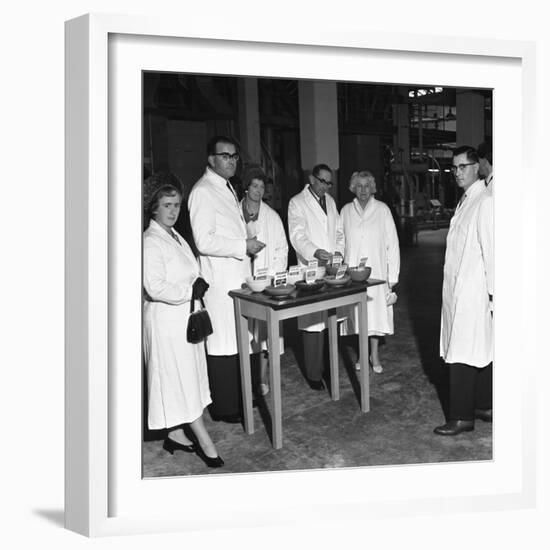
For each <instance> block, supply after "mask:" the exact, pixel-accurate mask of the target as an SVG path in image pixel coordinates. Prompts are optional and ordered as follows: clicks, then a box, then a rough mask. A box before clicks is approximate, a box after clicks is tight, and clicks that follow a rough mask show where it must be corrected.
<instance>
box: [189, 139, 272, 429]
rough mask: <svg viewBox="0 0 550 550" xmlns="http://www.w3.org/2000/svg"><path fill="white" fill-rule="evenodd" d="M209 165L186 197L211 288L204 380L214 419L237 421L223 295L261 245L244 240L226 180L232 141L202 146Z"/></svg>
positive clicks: (228, 312) (233, 347)
mask: <svg viewBox="0 0 550 550" xmlns="http://www.w3.org/2000/svg"><path fill="white" fill-rule="evenodd" d="M207 155H208V166H207V168H206V171H205V173H204V175H203V176H202V177H201V178H200V179H199V180H198V181H197V183H195V185H194V186H193V189H192V190H191V194H190V195H189V215H190V219H191V228H192V230H193V238H194V240H195V245H196V247H197V250H198V252H199V263H200V266H201V276H202V277H203V278H204V279H205V280H206V281H207V282H208V283H209V285H210V288H209V290H208V292H207V293H206V294H205V296H204V302H205V305H206V309H207V310H208V313H209V314H210V318H211V321H212V328H213V330H214V332H213V334H211V335H210V336H209V337H208V338H207V341H206V353H207V356H206V358H207V365H208V379H209V382H210V392H211V396H212V405H211V406H210V413H211V415H212V418H213V419H215V420H223V421H226V422H240V420H241V400H240V395H241V387H240V371H239V356H238V354H237V336H236V330H235V315H234V310H233V300H232V298H231V297H230V296H229V295H228V292H229V291H230V290H232V289H235V288H240V286H241V285H242V283H243V282H244V281H245V278H246V276H247V275H250V261H249V257H248V255H254V254H257V253H258V252H259V251H260V250H261V249H262V248H263V247H264V246H265V245H264V244H263V243H262V242H260V241H259V240H258V239H257V238H256V237H254V238H251V239H249V238H247V234H246V225H245V222H244V219H243V215H242V211H241V208H240V206H239V201H238V200H237V195H236V194H235V190H234V189H233V187H232V185H231V183H230V182H229V178H231V177H233V176H234V175H235V171H236V169H237V162H238V160H239V153H238V148H237V143H236V142H235V141H234V140H233V139H231V138H229V137H227V136H215V137H213V138H212V139H211V140H210V141H209V143H208V145H207Z"/></svg>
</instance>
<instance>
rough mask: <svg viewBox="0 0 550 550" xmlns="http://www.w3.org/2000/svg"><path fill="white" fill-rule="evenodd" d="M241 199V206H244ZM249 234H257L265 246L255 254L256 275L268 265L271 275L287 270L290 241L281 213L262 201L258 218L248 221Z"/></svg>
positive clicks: (254, 266)
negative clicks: (288, 241)
mask: <svg viewBox="0 0 550 550" xmlns="http://www.w3.org/2000/svg"><path fill="white" fill-rule="evenodd" d="M243 202H244V200H243V201H241V208H242V207H243ZM247 225H248V235H249V236H253V235H255V236H256V237H257V238H258V240H259V241H261V242H263V243H265V247H264V248H262V250H260V252H258V254H256V255H255V256H254V265H253V271H254V275H255V274H256V272H257V270H258V269H261V268H265V267H267V268H268V270H269V274H270V275H275V273H276V272H277V271H285V270H286V268H287V265H288V243H287V240H286V235H285V228H284V227H283V222H282V221H281V218H280V217H279V214H277V212H276V211H275V210H273V208H271V207H270V206H269V205H268V204H266V203H265V202H263V201H262V202H261V203H260V210H259V211H258V219H257V220H256V221H254V222H252V221H250V222H248V224H247Z"/></svg>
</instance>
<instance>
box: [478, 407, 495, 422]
mask: <svg viewBox="0 0 550 550" xmlns="http://www.w3.org/2000/svg"><path fill="white" fill-rule="evenodd" d="M475 417H476V418H479V419H480V420H483V422H492V421H493V409H476V410H475Z"/></svg>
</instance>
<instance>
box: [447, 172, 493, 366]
mask: <svg viewBox="0 0 550 550" xmlns="http://www.w3.org/2000/svg"><path fill="white" fill-rule="evenodd" d="M493 241H494V231H493V198H492V196H491V193H490V192H489V191H488V190H487V188H486V187H485V182H484V181H483V180H477V181H476V182H475V183H473V184H472V185H471V186H470V188H469V189H468V190H467V192H466V198H465V199H464V201H463V203H462V204H461V205H460V206H459V207H458V208H457V210H456V212H455V215H454V216H453V218H452V219H451V224H450V228H449V233H448V235H447V250H446V253H445V266H444V269H443V296H442V298H443V299H442V308H441V336H440V355H441V357H443V359H444V360H445V362H446V363H465V364H467V365H471V366H474V367H480V368H482V367H486V366H487V365H488V364H489V363H490V362H491V361H492V360H493V318H492V315H491V309H490V303H489V295H492V294H493V261H494V260H493Z"/></svg>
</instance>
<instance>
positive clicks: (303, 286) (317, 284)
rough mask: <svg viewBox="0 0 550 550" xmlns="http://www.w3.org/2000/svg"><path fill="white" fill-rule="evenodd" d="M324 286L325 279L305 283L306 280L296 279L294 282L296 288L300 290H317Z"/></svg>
mask: <svg viewBox="0 0 550 550" xmlns="http://www.w3.org/2000/svg"><path fill="white" fill-rule="evenodd" d="M324 286H325V281H323V280H316V281H313V282H312V283H306V281H298V282H297V283H296V288H297V289H298V290H299V291H300V292H317V291H319V290H321V289H322V288H323V287H324Z"/></svg>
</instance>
